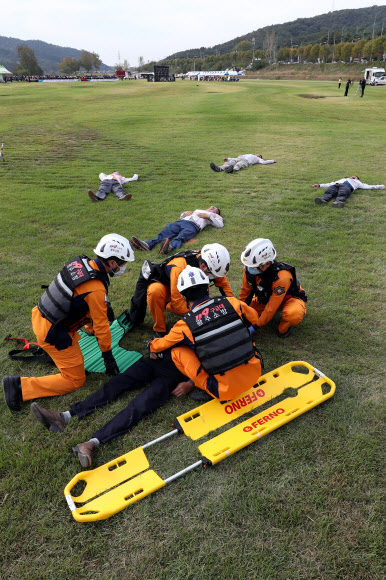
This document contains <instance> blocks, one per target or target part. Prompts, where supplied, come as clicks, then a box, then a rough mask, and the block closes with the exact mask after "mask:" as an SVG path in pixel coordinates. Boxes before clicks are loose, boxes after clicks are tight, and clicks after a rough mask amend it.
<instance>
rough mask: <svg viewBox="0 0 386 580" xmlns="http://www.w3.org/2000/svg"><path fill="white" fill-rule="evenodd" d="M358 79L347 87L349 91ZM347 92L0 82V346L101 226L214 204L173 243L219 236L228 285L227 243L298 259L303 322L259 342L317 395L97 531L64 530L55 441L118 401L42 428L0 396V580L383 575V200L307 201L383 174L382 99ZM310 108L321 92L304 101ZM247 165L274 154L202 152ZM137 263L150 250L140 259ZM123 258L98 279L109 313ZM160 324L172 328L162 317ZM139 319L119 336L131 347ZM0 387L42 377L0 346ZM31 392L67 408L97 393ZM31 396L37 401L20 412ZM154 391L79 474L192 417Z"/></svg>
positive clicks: (143, 224) (128, 227)
mask: <svg viewBox="0 0 386 580" xmlns="http://www.w3.org/2000/svg"><path fill="white" fill-rule="evenodd" d="M355 88H356V87H355ZM354 93H355V90H353V89H352V90H351V92H350V96H349V98H348V99H344V98H343V90H342V89H341V90H340V91H338V90H337V83H336V82H294V81H288V82H280V81H275V82H271V81H245V80H243V81H242V82H240V83H235V84H232V83H229V84H228V83H226V84H225V83H224V84H223V83H200V84H198V83H196V82H191V81H184V82H182V81H179V82H176V83H170V84H153V83H152V84H150V83H145V82H142V81H137V82H127V83H118V82H117V83H80V82H79V83H68V84H65V83H63V84H31V85H22V84H16V83H13V84H7V85H0V118H1V129H0V130H1V134H0V141H1V142H4V144H5V145H4V156H5V162H4V163H3V162H1V161H0V210H1V217H2V220H1V222H2V223H1V226H2V227H1V233H0V236H1V246H0V255H1V259H0V289H1V311H0V337H2V338H3V337H5V336H6V335H8V334H9V333H12V334H13V335H14V336H23V337H26V338H29V339H30V340H33V338H34V337H33V332H32V328H31V321H30V311H31V308H32V307H33V306H34V305H35V304H36V303H37V300H38V299H39V297H40V295H41V293H42V290H41V285H42V284H49V283H50V282H51V280H52V278H53V277H54V276H55V275H56V273H57V272H58V271H59V269H60V268H61V267H62V265H63V264H64V263H65V262H66V261H67V260H68V259H69V258H71V257H73V256H75V255H77V254H79V253H83V252H84V253H86V254H88V255H90V256H92V249H93V248H94V247H95V244H96V242H97V241H98V239H99V238H100V237H101V235H103V234H105V233H110V232H117V233H120V234H122V235H125V236H127V237H130V236H131V235H137V236H139V237H142V238H145V239H146V238H149V237H150V236H151V235H155V234H156V233H157V232H158V231H159V230H160V228H162V227H163V226H164V225H166V223H168V222H170V221H174V220H175V219H178V217H179V215H180V213H181V211H183V210H186V209H196V208H206V207H209V205H212V204H214V205H219V206H220V208H221V210H222V215H223V217H224V221H225V227H224V228H223V229H222V230H219V231H218V230H213V229H210V228H207V229H206V230H204V231H203V232H202V233H201V234H200V236H199V237H198V238H197V239H195V240H193V241H192V242H191V243H190V244H189V245H188V247H192V248H196V247H202V245H203V244H205V243H207V242H210V241H218V242H220V243H223V244H224V245H226V246H227V248H228V249H229V251H230V253H231V257H232V266H231V270H230V276H229V277H230V281H231V284H232V287H233V289H234V292H235V294H236V295H238V293H239V290H240V285H241V276H242V265H241V263H240V253H241V251H242V250H243V249H244V247H245V245H246V244H247V243H248V242H249V241H251V240H252V239H254V238H257V237H268V238H270V239H271V240H272V241H273V243H274V245H275V247H276V250H277V253H278V258H279V259H281V260H284V261H287V262H289V263H291V264H293V265H294V266H296V269H297V272H298V277H299V279H300V281H301V283H302V286H303V287H304V288H305V289H306V292H307V295H308V297H309V301H308V304H307V308H308V314H307V316H306V317H305V319H304V321H303V322H302V324H301V325H300V326H299V327H297V328H296V329H295V330H294V331H293V333H292V335H291V336H290V337H289V338H288V339H286V340H285V341H281V340H279V339H278V338H277V337H276V334H275V327H276V325H275V324H274V323H271V324H270V325H269V326H268V327H266V328H264V329H263V330H262V331H261V332H260V334H259V337H258V344H259V346H260V349H261V351H262V353H263V355H264V360H265V365H266V366H265V371H266V372H268V371H270V370H272V369H274V368H276V367H278V366H280V365H282V364H284V363H286V362H289V361H291V360H304V361H308V362H310V363H311V364H313V365H315V366H316V367H317V368H319V369H320V370H322V371H323V372H324V373H325V374H326V375H327V376H328V377H330V378H331V379H332V380H333V381H335V383H336V385H337V389H336V394H335V396H334V397H333V398H332V399H331V400H330V401H328V402H327V403H324V404H323V405H321V406H320V407H317V408H315V409H314V410H312V411H310V412H308V413H306V414H305V415H303V416H302V417H300V418H298V419H295V420H294V421H292V422H290V423H289V424H287V425H285V426H283V427H282V428H280V429H279V430H277V431H275V432H273V433H272V434H270V435H269V436H268V437H266V438H263V439H262V441H261V442H259V443H255V444H253V445H251V446H249V447H248V448H246V449H245V450H243V451H240V452H239V453H237V454H236V455H233V456H232V457H231V458H229V459H228V460H226V461H223V462H221V463H220V464H219V465H217V466H215V467H213V468H212V469H206V470H202V469H198V470H196V471H194V472H191V473H190V474H188V475H187V476H186V477H184V478H181V479H179V480H177V481H176V482H174V483H172V484H170V486H167V487H166V488H165V489H163V490H161V491H159V492H157V493H156V494H154V495H152V496H150V497H148V498H146V499H144V500H142V501H141V502H139V503H137V504H135V505H134V506H131V507H129V508H128V509H126V510H124V511H122V512H121V513H119V514H117V515H116V516H114V517H113V518H111V519H109V520H106V521H104V522H97V523H94V524H80V523H77V522H75V521H74V520H73V518H72V516H71V514H70V511H69V509H68V507H67V505H66V502H65V499H64V496H63V489H64V487H65V485H66V484H67V483H68V481H70V479H71V478H72V477H73V476H74V475H75V474H76V473H77V472H78V471H80V470H81V468H80V466H79V463H78V462H77V460H76V459H75V458H74V457H73V456H72V454H71V453H70V451H71V447H72V446H73V445H75V444H76V443H79V442H80V441H84V440H86V439H88V438H89V437H90V436H91V434H92V433H93V432H94V431H95V430H96V429H97V428H98V427H99V426H100V425H102V424H103V423H105V422H106V421H107V420H109V419H110V418H111V417H112V416H113V415H114V414H115V413H117V412H118V411H119V410H121V409H122V408H123V406H124V405H126V404H127V402H128V401H129V400H130V398H131V397H132V396H134V395H130V394H127V395H126V396H125V397H122V399H120V400H119V401H117V402H116V403H114V404H112V405H110V406H108V407H106V408H105V409H103V410H100V411H98V412H96V413H94V415H92V416H90V417H88V418H86V419H85V420H83V421H82V422H78V421H77V420H74V421H73V422H72V423H71V425H70V426H69V428H68V430H67V431H66V432H65V433H63V434H60V435H57V436H56V435H54V434H52V433H50V432H48V431H46V430H44V429H42V428H41V426H40V425H39V424H38V423H37V422H36V421H35V420H34V418H33V417H32V415H31V413H30V411H29V405H28V404H25V405H24V407H23V410H22V412H20V413H18V414H11V413H10V412H9V410H8V408H7V407H6V405H5V403H4V402H3V401H2V402H0V476H1V484H0V530H1V533H0V576H1V578H3V579H4V580H6V579H24V578H28V579H39V580H40V579H46V578H55V579H60V580H62V579H63V580H67V579H79V578H82V579H92V580H94V579H126V578H127V579H130V580H131V579H138V580H141V579H146V580H148V579H151V580H156V579H173V580H174V579H176V580H177V579H178V580H179V579H184V580H186V579H198V578H200V579H208V578H210V579H216V580H217V579H243V580H244V579H246V578H251V579H256V580H270V579H273V580H292V579H323V580H324V579H335V578H339V579H347V580H352V579H381V578H384V572H385V569H384V564H385V562H384V559H383V558H384V548H382V545H384V536H383V530H382V499H383V500H384V487H383V483H384V480H382V475H384V471H383V466H384V463H383V460H384V456H383V454H382V443H383V441H382V438H383V435H384V415H383V413H382V411H384V398H383V393H384V382H382V381H383V378H384V318H383V315H382V298H384V292H383V290H384V276H383V274H384V244H383V243H382V242H383V239H382V236H383V235H384V225H385V213H384V195H385V193H384V191H382V190H374V191H361V190H359V191H358V192H357V193H355V194H354V195H353V196H352V197H351V198H350V200H349V201H348V203H347V204H346V207H345V208H344V209H343V210H337V209H334V208H333V207H332V206H331V205H329V206H327V207H319V206H316V205H315V204H314V203H313V197H314V196H315V190H313V189H312V188H311V185H312V184H313V183H317V182H322V183H324V182H329V181H332V180H336V179H339V178H341V177H344V176H350V175H359V177H360V179H361V180H362V181H364V182H366V183H370V184H380V183H385V182H386V173H385V122H384V120H385V115H384V112H385V99H386V89H384V88H382V87H375V88H372V87H368V88H367V89H366V92H365V98H364V99H360V98H359V97H358V96H356V97H354ZM310 97H320V98H310ZM242 153H261V154H262V155H263V156H264V158H266V159H276V160H277V164H275V165H269V166H260V167H259V166H258V167H253V168H249V169H248V170H246V171H241V172H239V173H238V174H235V175H227V174H224V173H221V174H218V173H214V172H212V171H211V170H210V168H209V162H210V161H214V162H220V161H221V159H222V158H223V157H226V156H236V155H238V154H242ZM115 170H119V171H121V173H122V174H123V175H126V176H131V175H132V174H134V173H138V174H139V175H140V179H139V181H138V182H135V183H130V184H128V185H127V186H126V187H127V189H128V190H129V191H130V192H132V194H133V198H132V200H131V201H130V202H118V201H117V200H116V199H115V197H113V196H112V195H110V196H109V197H108V198H107V200H106V201H105V202H104V203H100V204H92V203H91V202H90V200H89V198H88V196H87V189H88V188H90V187H91V188H97V186H98V183H99V180H98V174H99V173H100V172H101V171H103V172H106V173H109V172H111V171H115ZM149 256H150V258H151V259H154V260H156V259H157V253H156V250H154V251H153V252H152V253H151V254H148V255H146V257H149ZM143 257H144V256H143V254H139V253H137V254H136V262H134V263H133V264H131V265H130V271H129V273H128V274H125V276H123V277H122V278H119V279H116V280H113V281H112V286H111V294H110V296H111V300H112V303H113V306H114V308H115V311H116V313H117V314H119V313H120V312H121V311H122V310H124V309H125V308H127V307H128V306H129V303H130V298H131V296H132V294H133V291H134V288H135V282H136V279H137V276H138V274H139V271H140V268H141V265H142V260H143ZM168 320H169V322H170V324H172V323H173V322H174V320H175V318H174V317H173V316H171V315H170V316H169V319H168ZM151 329H152V322H151V319H150V317H149V316H148V317H147V318H146V321H145V324H144V326H143V327H142V328H140V329H138V330H135V331H134V332H133V333H131V334H128V335H127V337H126V338H125V339H124V343H123V344H124V346H126V348H129V349H132V350H138V351H140V352H145V346H144V344H145V340H146V339H147V338H148V337H149V336H151V333H152V332H151ZM0 347H1V359H0V360H1V363H0V364H1V375H2V376H4V375H30V376H33V374H37V375H39V374H48V373H51V372H53V370H52V368H51V367H48V366H46V365H43V364H40V365H35V366H34V367H33V366H29V365H28V364H27V363H19V364H18V363H15V362H11V361H10V360H8V358H7V353H8V350H10V348H12V347H13V345H12V346H10V345H9V344H8V343H6V342H5V341H3V340H2V341H0ZM105 378H106V377H105V375H97V374H94V375H90V376H89V377H88V380H87V384H86V385H85V386H84V387H83V388H82V389H81V390H80V391H79V392H78V393H73V394H70V395H67V396H65V397H57V398H52V399H46V400H43V404H44V405H45V406H47V407H49V408H51V409H59V410H65V409H68V408H69V405H70V404H71V403H73V402H76V401H78V400H81V399H82V398H84V397H85V396H86V395H88V394H90V393H91V392H93V391H94V390H96V389H97V388H99V387H100V386H101V385H102V384H103V382H104V381H105ZM40 402H42V401H40ZM194 406H195V405H194V402H193V401H191V400H190V399H188V398H184V399H182V400H181V399H179V400H171V401H170V402H169V403H168V404H167V405H166V406H165V407H164V408H162V409H160V410H159V411H157V412H156V413H154V414H153V415H152V416H151V417H149V418H148V419H146V420H144V421H143V422H142V423H141V424H140V425H139V426H138V427H137V428H136V429H135V430H134V431H133V432H132V433H131V434H128V435H126V436H124V437H120V438H117V439H115V440H113V441H112V442H110V443H108V444H106V445H104V446H102V447H101V448H99V449H98V451H97V453H96V454H95V466H98V465H102V464H103V463H105V462H107V461H110V460H111V459H114V458H115V457H118V456H119V455H121V454H122V453H125V452H127V451H129V450H131V449H134V448H135V447H137V446H138V445H141V444H143V443H145V442H147V441H150V440H151V439H154V438H155V437H158V436H160V435H162V434H163V433H165V432H167V431H168V430H169V429H170V424H171V422H172V420H173V418H174V417H176V416H177V415H179V414H180V413H182V412H185V411H187V410H189V409H191V408H193V407H194ZM197 445H198V442H193V441H190V440H188V439H187V438H184V437H180V438H179V439H172V440H169V441H167V442H165V443H164V444H163V445H159V446H158V447H157V446H156V448H151V449H149V453H148V456H149V459H150V463H151V465H152V467H153V468H154V469H155V470H156V471H157V473H159V475H160V476H161V477H168V476H170V475H172V474H173V473H175V472H177V471H178V470H180V469H182V468H183V467H185V466H187V465H189V464H191V463H193V462H194V461H196V460H198V459H199V458H200V454H199V452H198V450H197Z"/></svg>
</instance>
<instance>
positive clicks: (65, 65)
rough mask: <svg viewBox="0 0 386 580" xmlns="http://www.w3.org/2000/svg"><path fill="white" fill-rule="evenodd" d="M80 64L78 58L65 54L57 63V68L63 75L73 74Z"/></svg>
mask: <svg viewBox="0 0 386 580" xmlns="http://www.w3.org/2000/svg"><path fill="white" fill-rule="evenodd" d="M80 66H81V65H80V60H79V59H78V58H74V57H71V56H67V57H66V58H63V59H62V60H61V62H60V63H59V64H58V69H59V71H60V72H61V73H62V74H64V75H73V74H74V73H76V72H77V71H78V70H79V69H80Z"/></svg>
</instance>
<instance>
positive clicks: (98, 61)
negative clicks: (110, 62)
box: [91, 52, 102, 70]
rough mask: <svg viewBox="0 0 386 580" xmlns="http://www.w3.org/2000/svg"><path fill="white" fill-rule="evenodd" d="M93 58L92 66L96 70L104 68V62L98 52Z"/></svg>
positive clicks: (94, 53)
mask: <svg viewBox="0 0 386 580" xmlns="http://www.w3.org/2000/svg"><path fill="white" fill-rule="evenodd" d="M91 54H92V57H93V62H92V66H93V67H94V68H95V70H99V69H100V68H101V66H102V61H101V59H100V58H99V54H97V53H96V52H93V53H91Z"/></svg>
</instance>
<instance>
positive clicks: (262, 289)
mask: <svg viewBox="0 0 386 580" xmlns="http://www.w3.org/2000/svg"><path fill="white" fill-rule="evenodd" d="M280 270H288V271H289V272H290V274H291V276H292V282H291V285H290V287H289V288H288V290H287V292H286V296H288V295H289V296H293V297H294V298H300V299H301V300H303V301H304V302H307V296H306V293H305V292H304V290H300V284H299V281H298V279H297V278H296V271H295V268H294V267H293V266H290V265H289V264H286V263H285V262H277V261H276V260H273V262H272V264H271V265H270V267H269V268H267V270H266V271H265V272H263V273H262V274H257V275H256V274H250V273H249V272H248V268H247V269H246V277H247V282H248V285H249V287H250V288H251V289H252V293H251V294H250V296H248V298H247V300H246V301H245V302H246V303H247V304H250V302H251V300H252V297H253V295H255V296H257V298H258V300H259V302H260V304H267V303H268V301H269V299H270V297H271V295H272V284H273V283H274V282H275V280H277V279H278V277H279V276H278V272H279V271H280ZM257 276H260V277H261V280H260V282H259V284H256V278H257Z"/></svg>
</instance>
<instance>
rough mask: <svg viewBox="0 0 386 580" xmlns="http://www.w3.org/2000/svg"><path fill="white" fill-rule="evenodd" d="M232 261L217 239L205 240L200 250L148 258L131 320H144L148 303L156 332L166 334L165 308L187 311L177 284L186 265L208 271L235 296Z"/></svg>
mask: <svg viewBox="0 0 386 580" xmlns="http://www.w3.org/2000/svg"><path fill="white" fill-rule="evenodd" d="M230 261H231V259H230V256H229V252H228V250H227V249H226V248H225V247H224V246H222V245H221V244H217V243H215V244H206V245H205V246H204V247H203V248H202V250H201V251H199V250H188V251H186V252H180V253H178V254H174V255H173V256H170V257H169V258H167V259H166V260H164V261H163V262H162V264H153V263H152V262H149V261H148V260H146V261H145V263H144V265H143V266H142V272H141V274H140V276H139V278H138V282H137V285H136V289H135V293H134V296H133V297H132V299H131V309H130V319H131V322H132V323H133V324H140V323H142V322H143V321H144V319H145V316H146V304H147V305H148V307H149V310H150V314H151V315H152V317H153V320H154V325H153V330H154V336H155V337H159V336H164V335H165V334H166V317H165V309H166V310H167V311H168V312H173V313H174V314H178V315H179V316H183V315H184V314H186V313H187V312H188V307H187V306H186V301H185V300H184V298H183V297H182V296H181V294H180V293H179V291H178V287H177V285H178V277H179V275H180V273H181V272H182V271H183V270H184V268H186V266H187V265H190V266H194V267H197V268H200V269H201V270H202V271H203V272H205V274H207V276H208V277H209V279H210V280H213V284H214V285H215V286H216V287H217V288H218V289H219V291H220V293H221V294H222V295H223V296H233V292H232V288H231V286H230V284H229V282H228V278H227V273H228V271H229V266H230Z"/></svg>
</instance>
